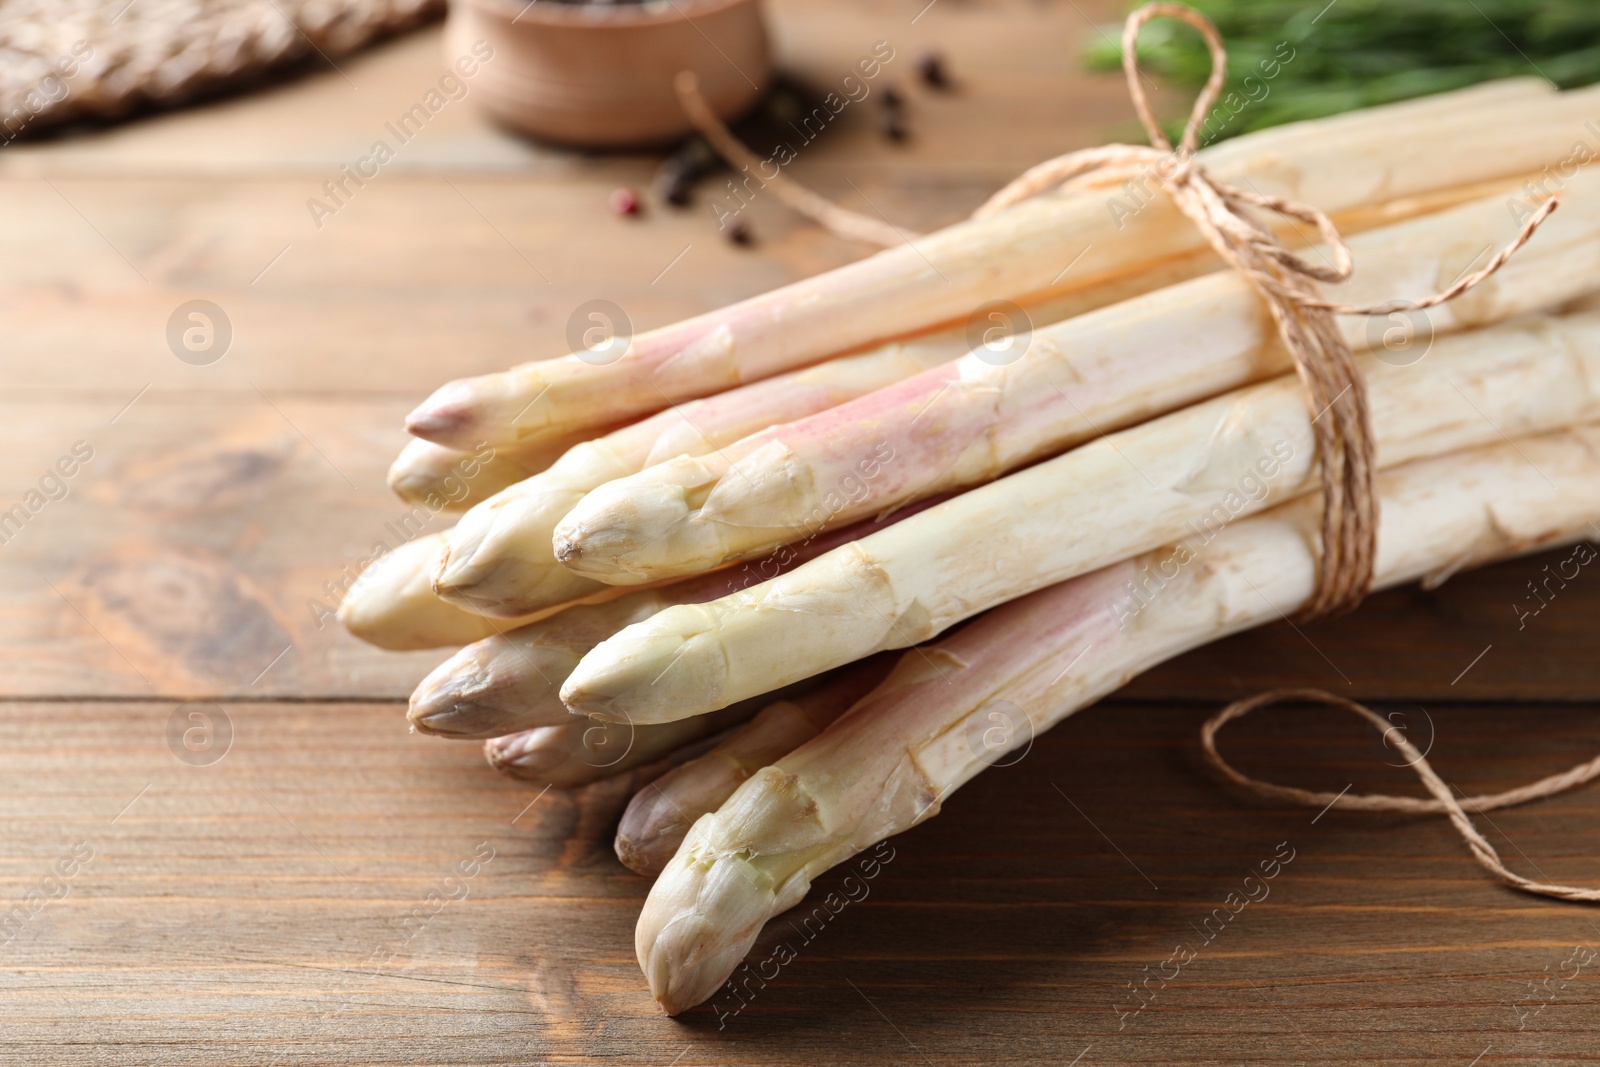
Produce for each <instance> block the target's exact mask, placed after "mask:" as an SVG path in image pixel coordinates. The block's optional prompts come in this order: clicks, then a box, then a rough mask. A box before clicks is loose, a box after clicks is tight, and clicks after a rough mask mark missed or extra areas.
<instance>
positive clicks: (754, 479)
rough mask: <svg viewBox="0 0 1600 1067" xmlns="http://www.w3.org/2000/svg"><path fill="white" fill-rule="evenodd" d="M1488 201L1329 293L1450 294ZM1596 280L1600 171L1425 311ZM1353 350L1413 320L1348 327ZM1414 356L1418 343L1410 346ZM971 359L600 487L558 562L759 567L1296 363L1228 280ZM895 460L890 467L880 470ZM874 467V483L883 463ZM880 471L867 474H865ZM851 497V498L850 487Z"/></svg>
mask: <svg viewBox="0 0 1600 1067" xmlns="http://www.w3.org/2000/svg"><path fill="white" fill-rule="evenodd" d="M1517 228H1518V226H1517V222H1516V219H1515V218H1514V217H1513V216H1512V214H1511V213H1510V212H1509V211H1508V210H1507V209H1506V197H1505V196H1504V195H1497V196H1493V197H1489V198H1487V199H1485V200H1482V201H1478V202H1476V203H1473V204H1470V205H1464V206H1462V207H1459V208H1456V209H1453V210H1451V211H1447V212H1443V213H1441V214H1438V215H1432V216H1427V217H1424V218H1421V219H1416V220H1413V221H1410V222H1406V223H1401V224H1399V225H1396V226H1392V227H1387V228H1385V229H1382V230H1376V231H1373V232H1372V233H1369V234H1365V235H1363V236H1361V237H1359V238H1356V239H1354V240H1352V241H1351V247H1352V250H1353V254H1354V257H1355V262H1356V264H1357V268H1356V272H1355V275H1354V277H1353V278H1352V280H1351V281H1350V283H1349V284H1347V285H1344V286H1340V287H1339V289H1338V297H1339V299H1341V300H1346V301H1348V302H1351V303H1355V304H1369V303H1378V302H1382V301H1386V300H1389V299H1392V298H1395V297H1400V296H1411V297H1421V296H1424V295H1426V294H1428V293H1430V292H1433V291H1436V290H1437V289H1439V288H1442V287H1444V286H1447V285H1449V284H1450V283H1451V282H1452V281H1453V280H1454V279H1455V277H1457V276H1458V274H1459V273H1461V272H1463V271H1464V269H1466V268H1468V267H1470V265H1471V264H1472V262H1473V261H1474V257H1477V258H1478V260H1480V261H1481V260H1482V259H1483V258H1486V257H1485V256H1484V253H1483V249H1484V248H1485V247H1486V246H1490V247H1499V246H1500V245H1502V244H1504V243H1505V242H1506V241H1508V240H1509V239H1510V238H1511V237H1513V236H1514V235H1515V234H1516V232H1517ZM1597 278H1600V174H1590V175H1584V176H1582V177H1580V178H1579V179H1578V180H1577V181H1575V182H1573V183H1572V184H1571V185H1570V186H1569V189H1568V196H1567V199H1566V203H1565V204H1564V205H1563V210H1561V211H1559V212H1557V213H1556V215H1555V216H1553V217H1552V218H1551V219H1550V220H1549V222H1548V223H1547V224H1546V226H1545V227H1543V228H1541V230H1540V232H1538V233H1537V234H1535V235H1534V236H1533V238H1532V239H1531V240H1530V241H1529V242H1528V244H1527V245H1526V246H1525V247H1524V248H1522V249H1521V250H1520V251H1519V252H1518V254H1517V255H1516V256H1514V257H1513V258H1512V259H1511V261H1510V263H1509V264H1507V266H1506V267H1504V268H1503V269H1502V271H1501V272H1500V273H1499V274H1497V275H1495V276H1494V277H1493V278H1492V279H1491V280H1490V281H1489V282H1487V283H1485V285H1486V287H1483V286H1480V287H1479V289H1478V290H1476V291H1474V292H1469V293H1468V294H1466V295H1465V296H1463V297H1461V298H1460V299H1458V300H1457V301H1455V302H1453V303H1451V304H1447V305H1444V306H1442V307H1438V308H1433V309H1431V310H1430V311H1428V312H1427V314H1426V316H1425V317H1423V316H1419V318H1418V320H1417V321H1418V322H1420V323H1422V324H1423V326H1422V328H1423V329H1431V330H1432V331H1433V332H1434V333H1436V334H1442V333H1445V332H1448V331H1450V330H1453V329H1458V328H1461V327H1463V326H1475V325H1482V324H1484V323H1486V322H1492V321H1496V320H1499V319H1503V318H1506V317H1508V316H1510V315H1513V314H1517V313H1520V312H1523V311H1528V310H1532V309H1535V308H1540V307H1549V306H1552V305H1554V304H1557V303H1560V302H1561V301H1563V300H1567V299H1571V298H1572V297H1574V296H1577V295H1579V294H1580V293H1583V292H1586V291H1588V290H1589V289H1592V288H1593V287H1594V285H1595V279H1597ZM1339 325H1340V328H1341V329H1342V331H1343V332H1344V334H1345V336H1346V338H1347V340H1348V341H1349V342H1350V343H1351V345H1352V347H1355V348H1358V349H1359V348H1364V347H1366V346H1367V345H1369V344H1371V343H1372V342H1373V340H1374V339H1377V340H1379V341H1382V340H1383V339H1384V337H1385V335H1386V332H1387V331H1389V330H1391V329H1395V328H1400V327H1406V328H1415V327H1414V324H1413V323H1411V322H1409V321H1407V320H1405V319H1403V318H1401V317H1399V316H1395V317H1394V318H1393V319H1392V320H1383V319H1375V320H1371V321H1370V322H1369V320H1367V319H1364V318H1361V317H1356V316H1346V317H1343V318H1341V319H1340V320H1339ZM1419 344H1420V342H1419ZM992 359H993V357H992V354H991V353H990V352H988V351H986V350H984V349H981V348H980V349H977V350H975V351H974V352H973V353H971V354H969V355H966V356H963V357H962V358H961V359H959V360H956V361H953V362H951V363H947V364H945V365H943V366H940V367H936V368H932V369H930V370H927V371H924V372H922V373H921V374H918V375H916V376H915V377H912V378H908V379H906V380H904V381H901V382H898V383H896V384H894V385H890V386H887V387H885V388H883V389H880V390H878V391H877V392H874V393H870V394H868V395H866V396H863V397H860V398H859V399H857V400H853V401H851V402H849V403H846V404H843V405H841V406H839V407H836V408H832V409H830V410H828V411H825V412H820V413H818V414H816V415H813V416H810V417H808V418H804V419H800V420H798V421H795V422H791V423H788V424H787V425H780V426H773V427H772V428H770V429H767V430H764V431H762V432H760V433H757V434H753V435H752V436H750V437H747V438H745V439H743V440H741V441H738V442H734V443H732V444H729V445H727V446H726V447H724V448H721V449H718V450H717V451H715V452H712V453H708V454H705V455H701V456H696V457H692V458H691V457H679V458H676V459H674V460H672V461H670V462H667V463H663V464H660V465H658V466H655V467H651V468H648V469H646V470H644V471H641V472H639V473H638V474H635V475H632V476H630V477H626V478H621V479H619V480H617V481H615V482H611V483H608V484H606V485H604V486H602V487H600V488H599V489H597V490H595V491H594V492H592V493H590V494H589V495H588V496H587V497H585V498H584V500H583V501H582V502H581V503H580V504H578V505H577V506H576V507H574V508H573V509H572V510H571V512H569V514H568V515H567V516H566V518H564V519H563V520H562V521H561V523H560V524H559V525H558V526H557V527H556V530H555V534H554V537H555V551H556V555H557V557H558V558H560V559H561V560H562V562H564V563H565V564H566V565H567V566H568V567H570V568H572V569H573V570H574V571H576V572H578V573H580V574H583V575H585V576H587V577H590V578H594V579H598V580H600V581H604V582H610V583H612V584H618V585H631V584H635V583H638V582H644V581H658V580H660V579H663V578H668V577H671V576H673V575H675V574H692V573H695V572H698V571H702V570H706V569H708V568H710V567H714V566H717V565H719V564H721V563H723V562H726V561H727V560H730V559H739V558H743V557H745V556H748V555H752V554H760V553H761V552H765V551H768V550H770V549H771V547H772V546H773V545H775V544H782V543H783V542H785V541H788V540H791V539H793V538H794V537H796V536H803V534H804V532H806V531H810V530H814V529H816V528H817V526H818V525H819V524H821V523H822V522H824V521H829V522H849V521H853V520H854V519H855V518H856V517H858V516H860V515H871V514H874V513H876V512H878V511H881V510H883V509H884V508H888V507H893V506H895V505H896V504H899V503H902V502H904V501H906V500H915V499H917V498H918V497H921V496H924V495H927V494H931V493H937V492H946V491H949V490H952V489H959V488H965V487H968V486H972V485H979V484H982V483H983V482H986V481H991V480H993V479H994V478H997V477H999V476H1001V475H1002V474H1004V473H1006V472H1007V471H1011V470H1016V469H1018V468H1020V467H1023V466H1025V465H1027V464H1029V463H1031V462H1033V461H1035V460H1037V459H1040V458H1042V457H1044V456H1048V455H1051V454H1054V453H1056V452H1059V451H1061V450H1062V449H1064V448H1067V447H1070V446H1071V445H1074V444H1077V443H1078V442H1081V441H1084V440H1088V439H1089V438H1091V437H1094V436H1097V435H1099V434H1100V433H1104V432H1109V431H1111V430H1116V429H1120V428H1121V427H1124V426H1129V425H1132V424H1134V423H1137V422H1140V421H1143V420H1144V419H1147V418H1150V417H1152V416H1154V415H1156V414H1159V413H1161V412H1163V411H1170V410H1172V409H1174V408H1177V407H1181V406H1183V405H1184V404H1188V403H1193V402H1194V401H1195V400H1198V399H1201V398H1202V397H1206V396H1212V395H1214V394H1216V393H1218V392H1222V391H1224V390H1227V389H1232V388H1236V387H1238V386H1240V385H1242V384H1245V383H1246V382H1249V381H1253V380H1258V379H1260V378H1263V377H1267V376H1269V375H1273V374H1281V373H1283V372H1285V371H1287V370H1288V369H1290V363H1289V357H1288V354H1287V353H1286V352H1285V351H1284V349H1283V345H1282V342H1281V340H1280V339H1279V337H1278V335H1277V328H1276V326H1275V325H1274V323H1273V321H1272V320H1271V319H1270V318H1269V317H1268V315H1267V313H1266V310H1265V304H1264V303H1263V302H1262V300H1261V299H1260V297H1259V296H1257V295H1256V293H1255V292H1254V290H1253V289H1251V287H1250V285H1249V283H1248V282H1247V281H1245V279H1244V278H1242V277H1241V276H1240V275H1238V274H1237V273H1236V272H1231V271H1229V272H1223V273H1219V274H1215V275H1211V276H1208V277H1205V278H1200V279H1196V280H1194V281H1191V282H1187V283H1184V284H1182V285H1178V286H1173V287H1171V288H1168V289H1163V290H1160V291H1158V292H1154V293H1150V294H1147V295H1145V296H1142V297H1138V298H1136V299H1134V300H1129V301H1125V302H1124V303H1122V304H1118V305H1116V306H1114V307H1109V308H1105V309H1103V310H1100V311H1097V312H1093V313H1090V314H1086V315H1081V316H1079V317H1077V318H1075V319H1071V320H1068V321H1066V322H1062V323H1060V324H1058V325H1056V326H1053V327H1049V328H1047V329H1042V330H1037V331H1035V332H1034V334H1033V336H1032V339H1031V344H1030V345H1029V347H1028V349H1027V351H1026V354H1023V355H1021V356H1020V358H1017V359H1015V360H1014V361H1007V362H1004V363H1000V364H996V363H994V362H992ZM884 456H892V457H893V459H892V461H887V462H882V463H878V462H875V460H879V459H882V457H884ZM879 468H881V470H880V469H879ZM867 469H871V470H873V471H875V472H876V473H874V474H872V475H870V476H865V477H864V476H863V471H864V470H867ZM856 483H860V485H861V489H860V491H859V492H854V493H848V494H847V493H845V492H843V491H841V487H843V486H852V487H853V486H854V485H855V484H856Z"/></svg>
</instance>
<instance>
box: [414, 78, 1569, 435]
mask: <svg viewBox="0 0 1600 1067" xmlns="http://www.w3.org/2000/svg"><path fill="white" fill-rule="evenodd" d="M1508 92H1509V98H1508ZM1596 95H1600V94H1594V95H1590V96H1587V97H1586V96H1585V95H1584V94H1583V93H1581V92H1573V93H1565V94H1550V93H1549V92H1548V89H1539V88H1532V87H1528V86H1521V87H1515V88H1513V89H1511V90H1507V89H1506V88H1504V87H1497V88H1490V89H1480V90H1467V91H1461V92H1457V93H1452V94H1446V95H1445V96H1442V97H1437V98H1432V99H1427V100H1422V101H1410V102H1406V103H1400V104H1391V105H1386V106H1384V107H1378V108H1372V109H1369V110H1366V111H1359V112H1353V113H1351V114H1348V115H1341V116H1338V117H1335V118H1331V119H1321V120H1317V121H1316V122H1314V123H1302V124H1297V125H1292V126H1288V127H1278V128H1275V129H1271V130H1264V131H1260V132H1258V133H1254V134H1250V135H1247V136H1244V137H1240V138H1236V139H1234V140H1232V141H1228V142H1226V143H1224V144H1222V145H1219V146H1215V147H1212V148H1207V149H1205V150H1204V151H1202V152H1201V153H1200V155H1199V158H1200V160H1201V162H1202V163H1204V164H1205V165H1206V166H1207V167H1208V168H1209V169H1210V170H1211V171H1212V173H1213V174H1215V175H1216V176H1217V177H1218V178H1219V179H1221V180H1224V181H1228V182H1232V183H1235V184H1239V185H1245V186H1249V187H1253V188H1255V189H1257V190H1258V191H1260V192H1262V193H1264V194H1269V195H1277V196H1287V197H1290V198H1292V199H1295V200H1299V201H1303V202H1306V203H1311V204H1315V205H1317V206H1318V207H1320V208H1322V209H1323V210H1324V211H1327V212H1329V213H1330V214H1332V215H1334V216H1335V219H1336V221H1338V216H1339V215H1340V214H1341V213H1345V212H1350V211H1352V210H1359V209H1366V208H1369V207H1371V206H1372V205H1374V204H1377V203H1379V202H1382V201H1397V200H1403V199H1404V198H1407V197H1411V196H1415V195H1418V194H1426V193H1428V192H1430V191H1434V190H1438V189H1442V188H1447V187H1450V186H1458V185H1464V184H1471V183H1474V182H1478V181H1483V180H1487V179H1491V178H1495V177H1500V176H1511V175H1516V174H1521V173H1523V172H1526V171H1533V170H1537V169H1538V168H1539V167H1541V166H1543V165H1545V164H1546V163H1548V162H1549V161H1550V160H1552V159H1560V158H1563V155H1564V154H1565V152H1566V150H1567V148H1568V146H1569V145H1570V143H1571V140H1572V137H1573V136H1574V134H1573V131H1574V130H1576V129H1579V128H1581V124H1582V122H1583V121H1584V120H1585V119H1586V118H1588V117H1589V113H1590V110H1591V108H1592V106H1593V100H1594V99H1595V98H1596ZM1491 133H1492V137H1491V136H1489V135H1490V134H1491ZM1150 188H1151V191H1144V190H1138V191H1136V193H1135V194H1132V195H1134V202H1133V203H1132V204H1127V203H1123V202H1122V201H1120V200H1118V197H1117V195H1116V194H1115V193H1112V192H1108V190H1106V189H1105V188H1100V189H1095V190H1090V191H1085V192H1077V193H1072V194H1068V195H1058V196H1045V197H1040V198H1037V199H1034V200H1031V201H1028V202H1025V203H1023V204H1019V205H1017V206H1015V207H1013V208H1011V209H1010V210H1007V211H1004V212H1002V213H1000V214H998V215H995V216H994V217H992V218H985V219H981V220H975V221H971V222H966V223H962V224H959V225H956V226H952V227H949V228H948V229H945V230H941V231H939V232H937V233H934V234H931V235H928V236H926V237H922V238H919V239H917V240H916V241H915V242H914V243H911V244H907V245H903V246H901V247H898V248H893V249H889V250H887V251H884V252H881V253H879V254H877V255H875V256H872V257H870V258H868V259H865V260H862V261H860V262H857V263H852V264H850V265H848V266H845V267H841V268H839V269H837V270H833V271H829V272H827V273H826V274H822V275H819V276H817V277H814V278H810V279H807V280H805V281H801V282H797V283H795V284H793V285H789V286H785V287H784V288H782V289H778V290H775V291H773V292H770V293H767V294H765V295H763V296H758V297H755V298H752V299H750V300H745V301H742V302H740V303H738V304H735V305H732V306H731V307H728V308H724V309H722V310H720V311H716V312H711V313H708V314H705V315H701V316H698V317H696V318H693V319H690V320H688V321H686V322H682V323H678V324H676V325H673V326H668V327H664V328H662V329H658V330H653V331H650V332H648V333H642V334H639V335H637V336H634V337H632V338H631V339H628V340H626V341H625V342H619V341H618V340H617V338H618V336H619V335H620V333H625V332H626V324H624V323H618V322H611V323H609V324H608V325H607V327H606V328H604V329H602V328H601V327H600V326H598V325H597V326H596V329H597V330H600V332H602V333H604V334H605V337H606V340H605V345H604V347H603V348H601V349H591V350H586V351H582V352H577V353H574V354H573V355H571V356H568V357H566V358H564V359H559V360H545V361H542V362H537V363H526V364H523V365H521V366H519V367H516V368H513V369H512V370H510V371H506V372H503V373H500V374H492V375H485V376H483V377H479V378H466V379H460V380H457V381H454V382H451V383H449V384H447V385H445V386H444V387H442V388H441V389H439V390H438V392H436V393H435V394H434V395H433V396H432V397H430V398H429V399H428V400H427V401H425V402H424V403H423V404H422V405H421V406H420V407H418V408H417V409H416V410H415V411H413V412H412V413H411V415H410V416H409V417H408V418H407V422H406V426H407V429H409V430H410V431H411V432H412V433H413V434H415V435H417V436H418V437H423V438H426V439H428V440H430V441H434V442H437V443H439V444H444V445H449V446H451V447H455V448H464V447H470V446H471V445H472V444H473V443H476V442H478V441H488V442H489V443H491V444H494V445H501V444H519V443H520V444H531V443H536V442H540V441H544V440H548V439H549V438H551V437H553V436H560V435H562V434H565V433H569V432H572V431H573V430H577V429H582V428H583V427H585V426H597V425H608V424H615V423H618V422H622V421H625V420H628V419H631V418H635V417H637V416H639V415H642V414H647V413H649V412H652V411H659V410H660V409H662V408H664V407H667V406H669V405H671V404H674V403H680V402H682V401H684V400H687V399H690V398H693V397H697V396H706V395H708V394H711V393H715V392H719V391H721V390H724V389H730V388H733V387H735V386H738V385H741V384H744V383H747V382H751V381H756V380H759V379H762V378H767V377H771V376H772V375H774V374H779V373H782V372H784V371H787V370H792V369H794V368H796V367H801V366H805V365H807V364H810V363H814V362H816V361H818V360H820V359H823V358H826V357H828V356H831V355H835V354H838V353H842V352H849V351H853V350H857V349H860V348H862V347H865V346H867V345H870V344H875V343H878V342H881V341H883V340H886V339H889V338H894V337H903V336H908V335H911V334H915V333H919V332H922V331H925V330H928V329H931V328H933V327H935V326H936V325H938V324H939V323H943V322H950V321H952V320H955V319H963V318H965V316H966V315H967V314H968V313H969V312H970V311H971V310H972V309H973V308H975V307H977V306H978V305H980V304H983V303H985V302H986V301H991V300H1002V299H1003V300H1011V301H1020V300H1022V299H1024V298H1025V297H1027V296H1029V295H1030V294H1040V293H1044V292H1047V291H1050V290H1054V289H1058V288H1061V287H1066V288H1078V287H1081V286H1085V285H1091V284H1095V283H1097V282H1099V281H1102V280H1104V279H1106V278H1109V277H1114V276H1117V275H1123V274H1129V273H1132V272H1135V271H1137V270H1139V269H1140V268H1142V267H1143V266H1145V265H1148V264H1151V263H1156V262H1160V261H1162V260H1165V259H1168V258H1171V257H1173V256H1178V255H1184V254H1188V253H1191V252H1194V251H1196V250H1199V249H1201V248H1203V247H1204V242H1203V240H1202V238H1201V237H1200V235H1199V233H1198V232H1197V231H1196V230H1195V228H1194V227H1193V226H1192V225H1190V224H1188V223H1187V222H1186V221H1185V220H1184V219H1183V218H1182V217H1181V215H1180V214H1179V213H1178V211H1177V209H1176V208H1174V207H1173V206H1172V205H1171V203H1170V201H1168V200H1167V198H1166V197H1165V196H1164V195H1163V194H1160V193H1158V192H1155V191H1153V189H1154V183H1153V182H1152V183H1150ZM1113 201H1116V202H1118V203H1123V210H1121V211H1117V210H1114V208H1115V204H1114V203H1113ZM619 350H620V351H621V354H620V355H617V352H618V351H619ZM606 360H610V362H605V361H606Z"/></svg>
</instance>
